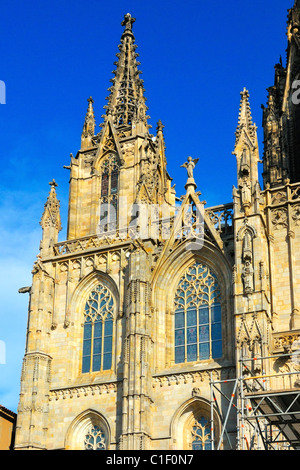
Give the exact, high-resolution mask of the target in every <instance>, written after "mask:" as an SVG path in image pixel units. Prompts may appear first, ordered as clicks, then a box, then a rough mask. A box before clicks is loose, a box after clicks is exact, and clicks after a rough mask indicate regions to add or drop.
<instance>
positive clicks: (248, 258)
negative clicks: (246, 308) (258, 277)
mask: <svg viewBox="0 0 300 470" xmlns="http://www.w3.org/2000/svg"><path fill="white" fill-rule="evenodd" d="M243 263H244V267H243V271H242V280H243V284H244V292H245V294H247V295H248V294H251V293H252V292H253V290H254V269H253V250H252V237H251V234H250V233H249V232H248V231H246V233H245V236H244V241H243Z"/></svg>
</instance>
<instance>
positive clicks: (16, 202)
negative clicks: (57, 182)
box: [0, 192, 41, 411]
mask: <svg viewBox="0 0 300 470" xmlns="http://www.w3.org/2000/svg"><path fill="white" fill-rule="evenodd" d="M39 206H40V203H39ZM0 214H1V217H0V243H1V245H0V246H1V252H0V299H1V312H0V317H1V319H0V324H1V330H0V341H2V342H4V344H5V364H1V362H0V403H1V404H2V405H3V406H5V407H6V408H9V409H11V410H12V411H16V410H17V405H18V400H19V389H20V374H21V367H22V360H23V356H24V352H25V343H26V327H27V315H28V300H29V299H28V294H27V295H26V294H19V293H18V290H19V288H20V287H24V286H30V285H31V270H32V266H33V263H34V260H35V258H36V255H37V254H38V251H39V242H40V238H41V228H40V227H39V225H38V223H36V224H34V223H33V221H34V220H38V219H37V205H36V203H35V198H34V197H33V196H32V195H28V194H27V195H25V194H24V195H23V197H21V198H20V194H17V193H9V192H6V194H5V197H2V201H1V207H0ZM29 227H30V229H29ZM32 227H35V228H34V229H32Z"/></svg>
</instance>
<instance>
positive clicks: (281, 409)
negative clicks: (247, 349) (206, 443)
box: [210, 354, 300, 450]
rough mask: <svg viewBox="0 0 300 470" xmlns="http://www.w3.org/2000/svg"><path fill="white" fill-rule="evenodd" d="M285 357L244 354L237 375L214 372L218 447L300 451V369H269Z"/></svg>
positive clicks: (213, 439) (213, 438)
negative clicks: (222, 375)
mask: <svg viewBox="0 0 300 470" xmlns="http://www.w3.org/2000/svg"><path fill="white" fill-rule="evenodd" d="M284 357H286V358H290V354H280V355H273V356H266V357H258V358H251V359H248V358H244V359H241V360H240V361H239V367H238V371H239V374H238V375H237V377H236V378H234V379H229V380H213V375H212V374H211V378H210V387H211V447H212V449H213V450H221V449H225V448H226V449H236V450H300V378H299V377H300V371H298V372H297V371H294V372H281V371H280V372H278V373H270V372H269V371H271V370H272V367H271V365H272V364H274V361H276V360H282V359H283V358H284ZM262 365H264V367H265V369H263V368H262ZM266 370H267V371H268V373H266V372H265V371H266ZM224 410H225V412H224ZM216 415H217V416H218V423H216ZM216 428H218V432H216Z"/></svg>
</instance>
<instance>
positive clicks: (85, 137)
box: [81, 97, 96, 150]
mask: <svg viewBox="0 0 300 470" xmlns="http://www.w3.org/2000/svg"><path fill="white" fill-rule="evenodd" d="M88 103H89V104H88V109H87V112H86V116H85V120H84V124H83V130H82V134H81V150H86V149H88V148H90V147H92V146H93V144H92V138H93V137H94V135H95V126H96V122H95V115H94V108H93V103H94V101H93V99H92V97H90V98H89V99H88Z"/></svg>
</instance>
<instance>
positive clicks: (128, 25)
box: [121, 13, 135, 31]
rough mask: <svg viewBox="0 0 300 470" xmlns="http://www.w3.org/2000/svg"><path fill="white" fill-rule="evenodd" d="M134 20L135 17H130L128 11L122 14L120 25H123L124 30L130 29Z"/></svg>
mask: <svg viewBox="0 0 300 470" xmlns="http://www.w3.org/2000/svg"><path fill="white" fill-rule="evenodd" d="M134 22H135V18H132V16H131V14H130V13H127V14H126V15H125V16H124V20H123V21H122V23H121V25H122V26H125V31H132V25H133V23H134Z"/></svg>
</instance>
